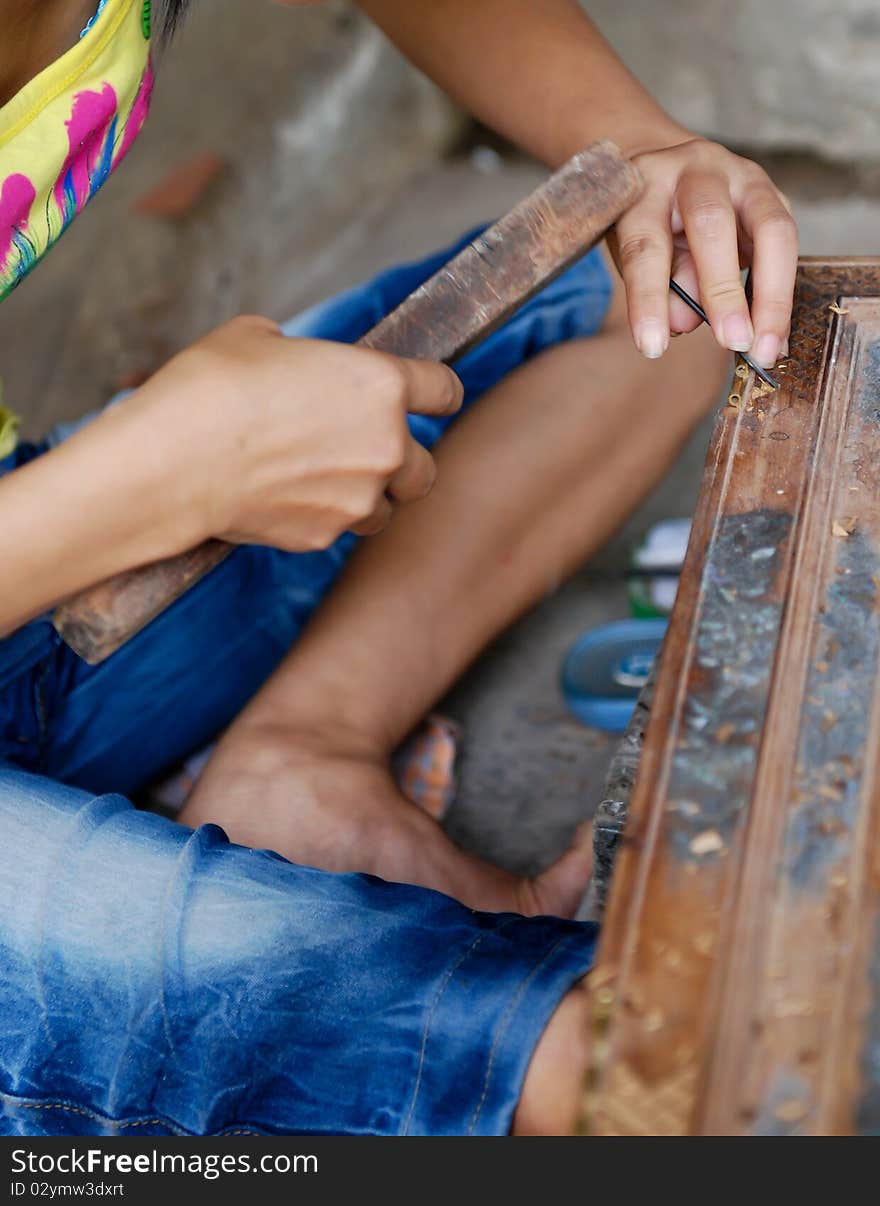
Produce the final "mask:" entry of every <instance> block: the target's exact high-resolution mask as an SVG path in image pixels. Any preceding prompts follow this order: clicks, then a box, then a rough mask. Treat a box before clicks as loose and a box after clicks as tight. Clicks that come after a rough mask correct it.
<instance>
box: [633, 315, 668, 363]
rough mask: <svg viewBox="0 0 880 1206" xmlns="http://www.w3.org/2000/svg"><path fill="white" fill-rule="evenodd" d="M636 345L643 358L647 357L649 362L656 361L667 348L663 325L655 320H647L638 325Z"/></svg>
mask: <svg viewBox="0 0 880 1206" xmlns="http://www.w3.org/2000/svg"><path fill="white" fill-rule="evenodd" d="M636 344H637V346H638V349H639V351H640V352H641V353H642V355H643V356H647V357H648V359H649V360H658V359H659V358H660V357H661V356H662V355H663V353H664V352H665V351H666V349H667V347H668V346H669V336H668V335H667V334H666V331H665V329H664V327H663V324H662V323H659V322H658V321H657V320H656V318H647V319H645V321H644V322H641V323H639V327H638V330H637V331H636Z"/></svg>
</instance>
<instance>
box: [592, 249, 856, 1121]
mask: <svg viewBox="0 0 880 1206" xmlns="http://www.w3.org/2000/svg"><path fill="white" fill-rule="evenodd" d="M780 377H781V380H782V383H783V384H782V388H781V389H780V390H779V391H777V392H776V393H768V392H767V391H765V390H764V389H763V387H761V388H759V387H758V386H757V385H756V383H755V380H754V378H753V377H751V378H749V379H748V380H747V382H746V383H745V386H744V387H743V388H742V390H741V399H740V401H739V405H738V406H735V407H734V406H728V407H726V408H725V409H724V411H723V412H722V413H721V414H720V415H719V418H718V421H717V423H716V427H715V431H714V434H713V438H712V444H711V447H710V450H709V455H708V458H707V463H706V470H705V476H704V482H703V488H702V493H701V498H700V504H699V507H698V512H697V516H696V519H695V523H694V530H693V535H692V538H691V547H690V549H689V552H688V559H687V563H686V567H685V572H684V575H683V578H682V585H681V589H680V592H679V599H678V602H677V604H676V609H675V613H674V615H673V618H672V623H671V626H670V631H669V635H668V637H667V641H666V647H665V650H664V655H663V661H662V665H661V668H660V673H659V676H658V683H657V687H656V691H655V695H654V702H653V708H652V713H651V721H650V724H649V727H648V731H647V735H646V740H645V747H644V753H643V757H642V762H641V768H640V773H639V778H638V781H637V784H636V788H635V793H634V797H633V801H632V806H631V815H630V818H629V822H628V827H627V829H626V831H625V834H624V839H623V842H622V850H621V855H620V859H619V861H618V866H617V871H616V874H615V880H614V883H613V885H612V891H611V899H610V905H609V911H608V917H607V921H606V928H605V933H604V935H603V941H602V947H601V951H600V958H599V966H598V969H597V973H596V974H597V979H596V983H597V984H599V985H601V991H602V993H603V994H604V997H603V1000H604V1007H605V1008H606V1009H607V1008H608V1002H609V1000H613V1005H612V1007H611V1013H610V1020H609V1022H608V1026H607V1031H606V1032H605V1035H604V1040H603V1044H602V1051H603V1055H604V1058H603V1060H602V1065H601V1067H599V1068H598V1069H597V1075H596V1079H595V1083H594V1085H593V1088H592V1090H591V1093H590V1095H589V1100H588V1102H587V1107H586V1108H587V1113H588V1119H587V1121H588V1126H589V1129H590V1130H592V1131H593V1132H596V1133H647V1134H688V1133H714V1134H719V1133H725V1134H731V1133H761V1134H781V1133H789V1132H795V1133H847V1132H851V1131H873V1132H876V1130H877V1127H878V1125H880V943H878V936H877V930H876V923H877V914H878V910H880V901H878V898H877V886H878V882H880V881H878V877H877V871H878V870H880V858H878V854H880V846H878V828H877V821H878V819H880V794H878V791H877V786H876V779H877V762H878V749H880V742H878V731H877V730H878V727H880V709H878V708H877V706H876V697H877V693H878V691H877V685H878V682H880V614H878V599H880V492H878V488H877V487H878V485H880V262H878V261H831V262H821V261H804V262H803V263H802V265H801V269H800V272H799V277H798V288H797V295H796V306H795V317H794V323H793V328H792V339H791V357H790V359H789V361H788V363H787V365H785V366H783V367H782V368H781V371H780ZM736 384H737V385H739V386H742V381H741V379H737V381H736ZM735 392H740V391H739V390H736V391H735Z"/></svg>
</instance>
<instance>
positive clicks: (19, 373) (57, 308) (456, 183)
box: [3, 153, 880, 870]
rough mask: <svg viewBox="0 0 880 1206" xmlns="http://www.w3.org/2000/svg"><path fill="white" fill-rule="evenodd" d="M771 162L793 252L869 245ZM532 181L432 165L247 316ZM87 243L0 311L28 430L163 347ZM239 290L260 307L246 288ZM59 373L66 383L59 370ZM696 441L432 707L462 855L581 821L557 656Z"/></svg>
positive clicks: (840, 212)
mask: <svg viewBox="0 0 880 1206" xmlns="http://www.w3.org/2000/svg"><path fill="white" fill-rule="evenodd" d="M154 164H155V161H154ZM776 167H777V169H778V174H779V176H780V179H781V181H782V184H783V187H784V188H786V190H787V191H788V192H789V194H790V195H791V196H792V198H793V200H794V201H795V205H796V209H797V211H798V216H799V218H800V220H801V223H802V231H803V236H804V237H803V244H804V250H805V251H810V252H817V253H818V252H823V253H824V252H827V253H831V252H835V253H843V252H847V251H850V252H859V253H862V254H869V253H872V252H873V253H876V252H878V251H880V246H878V242H880V239H878V231H880V192H878V190H876V189H875V187H874V186H873V183H872V184H871V186H870V187H868V188H866V189H865V191H864V192H861V193H859V192H854V191H852V189H853V188H854V185H853V183H852V181H848V182H845V187H846V189H847V190H849V191H843V192H842V191H841V190H840V188H837V187H836V186H835V180H836V179H839V175H840V174H839V172H834V173H832V172H830V170H825V169H822V168H821V165H819V166H817V165H815V164H808V165H806V166H805V165H803V164H798V163H797V162H796V161H782V162H781V163H778V164H777V165H776ZM122 175H123V176H124V175H125V173H123V174H122ZM541 175H542V172H541V170H540V169H539V168H537V167H536V166H534V165H532V164H530V163H527V162H524V161H522V160H519V159H517V158H515V157H512V158H503V159H500V158H497V157H496V156H494V155H493V154H486V153H480V154H473V153H466V154H463V155H460V156H459V157H457V158H453V159H451V160H449V161H447V162H443V163H439V164H435V165H434V166H432V167H430V168H428V169H427V170H424V171H422V172H421V173H419V174H417V175H416V176H415V177H414V178H411V179H409V180H407V181H405V182H403V183H401V185H400V187H398V188H397V189H396V191H395V192H394V193H393V195H391V196H390V197H388V198H386V199H385V200H384V201H383V204H382V205H381V207H379V208H377V207H375V206H374V207H372V208H370V207H365V209H364V211H363V212H362V214H361V216H360V217H359V218H358V220H357V221H355V222H348V223H347V224H345V225H344V226H341V227H339V228H337V229H334V230H328V231H327V232H326V238H324V239H323V240H322V241H321V242H320V243H319V244H313V246H312V247H311V248H310V249H306V248H303V247H302V246H300V247H299V249H298V252H297V255H298V258H297V260H295V261H294V262H292V263H291V264H290V265H289V271H288V272H287V273H285V286H284V289H283V290H282V291H279V290H278V289H277V288H269V289H267V295H266V298H265V305H264V306H261V307H260V308H262V309H264V310H265V311H266V312H268V313H272V314H273V315H274V316H275V317H283V316H284V310H282V306H284V307H286V309H287V310H295V309H297V308H300V307H302V306H304V305H307V304H309V303H310V302H312V301H315V300H317V299H319V298H321V297H324V296H327V295H328V294H329V293H331V292H333V291H335V290H338V289H340V288H342V287H344V286H346V285H348V284H350V283H353V282H355V281H357V280H359V279H361V278H363V277H364V276H365V275H366V274H368V273H370V272H372V271H374V270H375V269H377V268H379V267H381V266H383V265H385V264H387V263H390V262H392V261H394V260H400V259H401V258H407V257H410V256H415V255H418V254H420V253H423V252H425V251H427V250H429V249H430V248H432V247H435V246H437V245H441V244H442V243H443V242H444V241H445V240H448V239H451V238H452V237H454V236H455V235H457V234H458V233H459V232H460V231H461V230H462V229H464V228H466V227H468V226H470V225H471V224H474V223H476V222H478V221H480V220H482V219H485V218H488V217H491V216H492V215H496V214H498V213H500V212H502V211H503V210H505V209H506V208H508V207H509V205H510V204H511V203H512V202H514V201H516V200H517V199H518V198H520V197H521V196H522V195H524V194H525V193H526V192H528V191H529V189H530V188H531V187H532V186H533V185H534V183H535V182H536V181H537V180H538V179H539V178H540V177H541ZM147 179H148V175H145V169H143V168H141V169H140V174H139V177H137V178H136V179H135V180H134V182H133V183H132V184H130V185H128V186H123V187H121V188H120V189H119V190H118V191H117V193H116V194H115V195H111V193H112V190H108V195H107V196H106V197H102V198H100V199H99V200H98V202H97V203H96V205H95V211H96V212H95V213H94V214H90V215H86V216H84V218H83V226H86V225H87V223H88V222H92V224H93V225H92V227H91V230H92V231H93V232H94V230H95V229H96V227H95V225H94V223H95V222H97V221H98V220H99V218H100V217H101V213H102V212H103V215H104V220H106V221H108V222H109V223H110V229H111V232H112V233H114V235H115V236H116V237H117V238H118V237H123V238H126V237H128V233H129V232H131V231H134V232H135V233H134V234H133V235H132V237H133V238H134V240H135V242H137V240H138V237H139V236H138V235H137V232H136V228H137V222H138V221H140V222H141V223H142V224H143V223H144V221H145V220H144V219H137V218H136V217H134V216H133V215H132V213H131V209H130V202H131V197H132V196H133V195H135V194H136V190H137V188H139V187H143V186H144V183H145V181H146V180H147ZM114 187H115V185H114ZM220 204H222V196H221V201H220ZM155 225H156V224H155V223H153V224H152V227H151V229H153V228H155ZM95 237H96V236H95V234H94V233H92V234H91V236H90V235H89V231H88V230H86V231H84V232H83V239H82V241H81V242H77V236H76V235H75V234H72V235H70V236H69V237H68V238H67V239H65V240H64V242H63V244H62V246H61V247H59V249H58V250H57V252H56V253H55V254H54V256H53V257H52V258H50V260H49V261H48V263H47V264H46V265H45V266H44V267H42V268H41V269H40V271H39V272H38V273H37V274H36V275H35V277H34V279H33V281H32V282H29V283H28V286H27V287H25V288H24V289H22V290H21V291H19V293H18V294H16V295H15V296H14V297H13V298H12V299H11V300H10V302H9V303H8V307H7V306H4V311H5V313H4V315H3V330H4V332H5V334H4V341H3V342H4V346H5V347H6V348H11V349H13V350H12V353H11V356H10V354H9V353H7V359H6V360H5V362H4V366H3V373H4V378H5V381H6V386H7V399H8V401H9V402H10V404H12V405H14V406H16V407H17V408H18V409H21V410H24V411H26V412H27V413H28V415H29V426H30V429H31V431H34V430H36V429H42V428H45V427H46V426H47V425H48V424H49V423H50V422H51V421H53V420H55V419H57V418H60V417H71V415H72V414H74V413H80V412H82V411H84V410H86V409H88V408H89V407H91V406H93V405H95V404H98V403H99V402H100V400H101V399H102V398H103V397H105V396H106V395H107V393H108V392H110V391H111V390H112V388H113V386H114V385H115V384H117V382H118V380H119V377H120V375H121V374H122V373H123V372H124V371H128V370H130V369H137V368H138V367H139V366H140V364H141V363H143V362H145V358H146V360H149V358H150V357H151V356H152V357H157V356H158V357H160V358H161V356H162V355H163V354H166V353H167V351H168V347H167V344H166V342H165V341H163V339H159V340H158V341H157V342H156V343H155V346H148V345H147V344H145V342H144V339H143V331H142V330H140V329H139V328H138V327H137V325H136V323H135V324H134V325H132V326H131V327H130V328H127V327H126V325H125V323H124V322H122V323H120V322H119V321H116V322H115V325H114V323H111V322H109V319H108V316H110V315H111V314H112V313H113V311H114V297H113V296H112V294H113V290H118V289H119V288H120V281H121V280H122V278H119V277H118V276H116V275H114V273H113V272H110V271H109V270H108V271H107V272H106V273H104V275H103V277H102V269H101V265H102V264H106V263H108V262H110V261H109V260H108V259H107V255H108V252H107V250H106V248H104V249H103V252H102V254H103V256H104V258H103V259H100V260H99V261H97V263H98V267H97V269H96V268H95V263H96V261H95V260H91V261H90V269H91V275H92V276H93V277H95V278H96V279H92V280H90V281H89V287H88V288H87V289H86V290H84V291H83V290H82V288H81V286H80V285H79V284H77V282H78V281H81V274H82V272H83V271H84V268H85V264H86V259H85V257H86V256H90V255H92V250H93V249H94V247H95V241H94V240H95ZM152 237H153V238H154V241H155V240H158V243H159V244H160V245H161V244H162V240H163V239H164V238H165V235H164V234H163V233H162V232H161V231H158V232H156V231H155V230H154V234H153V236H152ZM199 237H200V238H201V240H202V244H203V246H204V236H199ZM90 238H91V241H90ZM141 241H142V243H143V240H141ZM117 245H118V244H117ZM147 245H148V244H144V245H143V246H141V247H140V249H139V250H138V251H137V253H136V257H135V262H136V263H137V262H142V261H143V260H144V258H145V256H146V252H145V250H144V247H145V246H147ZM217 255H218V256H222V255H223V249H222V248H218V249H217ZM166 262H167V261H166ZM176 276H177V273H175V272H170V273H169V274H168V276H167V279H166V280H165V281H164V283H163V281H162V280H161V279H160V278H158V277H157V276H156V275H155V274H147V277H146V283H145V284H144V288H143V293H142V295H140V296H138V295H137V285H136V283H135V285H134V286H132V281H131V277H129V278H128V279H127V280H126V282H125V289H126V293H125V296H124V298H121V300H122V302H124V306H125V311H126V313H127V314H129V315H131V316H134V317H135V318H136V316H137V314H138V313H139V312H141V313H147V312H148V311H149V312H150V313H157V312H162V308H163V306H164V305H166V303H167V305H168V307H169V309H171V308H172V303H171V299H172V297H173V294H174V290H175V288H176V284H177V281H176ZM133 288H134V294H135V295H134V296H131V293H132V289H133ZM252 291H253V292H254V293H255V294H256V296H257V298H259V295H260V291H259V282H258V281H257V282H252ZM108 292H109V293H110V295H111V296H109V297H108V296H107V295H108ZM116 297H117V299H119V294H118V293H117V294H116ZM101 299H103V300H101ZM215 302H216V299H215V298H209V299H207V300H206V306H205V309H204V313H202V312H199V313H197V314H196V315H193V316H192V319H193V321H192V326H193V328H194V329H198V328H200V327H201V328H202V329H204V326H205V324H207V325H212V321H209V320H213V319H214V318H217V319H218V320H219V317H220V316H221V315H219V314H218V311H217V306H216V304H215ZM139 308H140V309H139ZM105 320H108V321H106V322H105ZM166 325H167V324H166ZM108 329H109V330H112V340H110V342H109V343H108V336H107V332H108ZM151 329H153V330H155V324H154V326H153V328H151ZM178 334H179V332H178ZM102 341H103V342H102ZM98 352H100V353H101V354H102V357H103V358H102V359H101V360H100V361H99V360H98V359H97V356H98ZM59 364H61V365H64V366H66V370H65V372H66V374H67V375H63V374H62V375H61V376H59ZM96 365H100V366H101V367H96ZM71 399H75V401H71ZM707 432H708V425H706V426H705V427H704V429H703V430H701V431H699V432H697V433H696V434H695V435H694V437H693V438H692V440H691V441H690V443H689V445H688V446H687V448H686V449H685V451H684V452H683V454H682V456H681V458H680V460H679V462H678V464H677V465H676V467H675V470H674V471H673V472H672V473H671V474H670V476H669V477H668V479H667V480H666V481H665V482H664V483H663V485H662V486H661V487H660V488H659V489H658V490H657V491H656V492H655V493H654V494H653V495H652V496H651V498H650V499H648V501H647V502H646V503H645V504H644V505H643V506H642V507H641V508H640V509H639V511H638V512H637V514H635V515H634V516H633V517H632V518H631V520H630V521H629V523H628V524H627V525H626V526H625V528H624V529H623V530H622V531H621V532H619V533H618V534H617V536H616V537H615V538H614V539H613V540H612V541H611V542H610V543H609V545H608V546H607V547H606V548H605V549H604V550H603V552H602V553H601V555H600V556H598V557H596V558H595V559H594V561H593V562H591V564H589V565H587V566H585V567H584V568H583V570H582V571H581V572H580V573H579V574H578V575H576V577H575V578H574V579H573V580H572V581H571V582H570V583H569V584H568V585H566V586H565V587H564V588H562V589H561V590H559V591H558V592H557V593H556V594H554V595H553V596H552V597H550V598H548V599H547V600H545V602H544V603H543V604H542V605H541V606H540V607H539V608H537V609H536V611H535V612H534V613H533V614H531V615H530V616H528V617H526V618H525V619H524V620H523V621H522V622H521V623H519V624H517V625H516V626H515V627H514V628H513V629H511V630H510V631H509V632H508V633H507V634H506V635H505V636H504V637H503V638H501V640H499V641H498V642H497V644H496V645H495V646H494V648H492V649H491V650H489V651H488V652H487V653H486V655H485V656H484V657H483V658H482V659H481V660H480V661H479V663H478V664H477V665H475V666H474V667H473V669H472V670H471V671H470V673H469V674H468V675H467V676H466V677H465V679H464V680H463V681H462V682H461V683H460V684H459V685H458V687H457V688H456V689H455V690H454V691H453V692H452V694H451V696H450V697H449V699H448V700H447V701H446V702H445V704H444V705H443V706H444V708H445V710H447V711H449V712H450V713H451V714H452V715H453V716H455V717H456V718H457V719H459V720H460V721H461V722H462V724H463V726H464V731H465V740H464V752H463V758H462V763H461V780H460V791H459V796H458V800H457V802H456V804H455V806H454V808H453V810H452V814H451V816H450V819H449V827H450V831H451V832H452V834H453V835H454V836H455V838H456V839H457V840H459V841H460V842H461V843H463V844H464V845H466V846H468V847H471V848H474V849H478V850H480V851H481V852H483V853H485V854H487V855H489V856H490V857H492V858H494V859H496V861H498V862H501V863H503V864H505V865H508V866H510V867H512V868H516V869H521V870H534V869H535V868H536V867H539V866H541V865H543V864H544V863H545V862H546V861H548V860H549V859H550V858H551V857H553V856H555V855H556V854H557V853H559V852H560V851H561V850H562V849H563V848H564V847H565V845H566V843H567V842H568V840H569V838H570V835H571V833H572V831H573V829H574V827H575V826H576V825H577V823H578V822H579V821H581V820H582V819H583V818H585V817H586V816H589V815H590V814H591V813H592V810H593V808H594V807H595V805H596V803H597V801H598V798H599V793H600V792H601V786H602V781H603V776H604V773H605V769H606V766H607V763H608V760H609V758H610V755H611V752H612V749H613V741H612V739H609V738H608V737H606V736H604V735H602V734H599V733H597V732H594V731H591V730H589V729H586V728H583V727H581V726H580V725H579V724H578V723H577V722H575V721H574V720H573V719H571V718H570V717H569V716H568V715H567V713H566V710H565V707H564V704H563V702H562V699H561V696H560V692H559V689H558V673H559V665H560V660H561V658H562V656H563V654H564V652H565V650H566V649H567V647H568V646H569V645H570V643H571V642H572V641H573V640H574V639H575V638H576V637H577V636H578V635H579V634H580V633H581V632H582V631H583V630H584V629H587V628H590V627H592V626H594V625H597V624H600V623H603V622H605V621H607V620H611V619H616V618H619V617H622V616H625V615H626V614H627V606H626V600H625V592H624V587H623V582H622V577H621V571H622V568H623V566H624V564H625V561H626V556H627V551H628V549H629V547H630V546H631V544H632V543H633V541H634V540H635V539H636V537H637V536H638V535H639V534H640V533H642V532H643V531H644V530H645V529H646V528H647V527H648V526H649V525H650V524H652V523H654V522H656V521H657V520H659V519H662V518H664V517H668V516H678V515H687V514H689V513H690V512H691V510H692V508H693V506H694V502H695V498H696V492H697V487H698V482H699V476H700V470H701V466H702V460H703V456H704V452H705V446H706V441H707Z"/></svg>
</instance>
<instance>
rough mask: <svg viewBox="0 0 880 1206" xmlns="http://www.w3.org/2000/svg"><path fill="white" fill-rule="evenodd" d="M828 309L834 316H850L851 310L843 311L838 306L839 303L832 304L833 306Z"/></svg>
mask: <svg viewBox="0 0 880 1206" xmlns="http://www.w3.org/2000/svg"><path fill="white" fill-rule="evenodd" d="M828 309H829V310H830V311H831V313H832V314H840V315H841V316H843V315H844V314H849V310H842V309H841V308H840V306H839V305H838V304H837V302H832V303H831V305H830V306H829V307H828Z"/></svg>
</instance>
